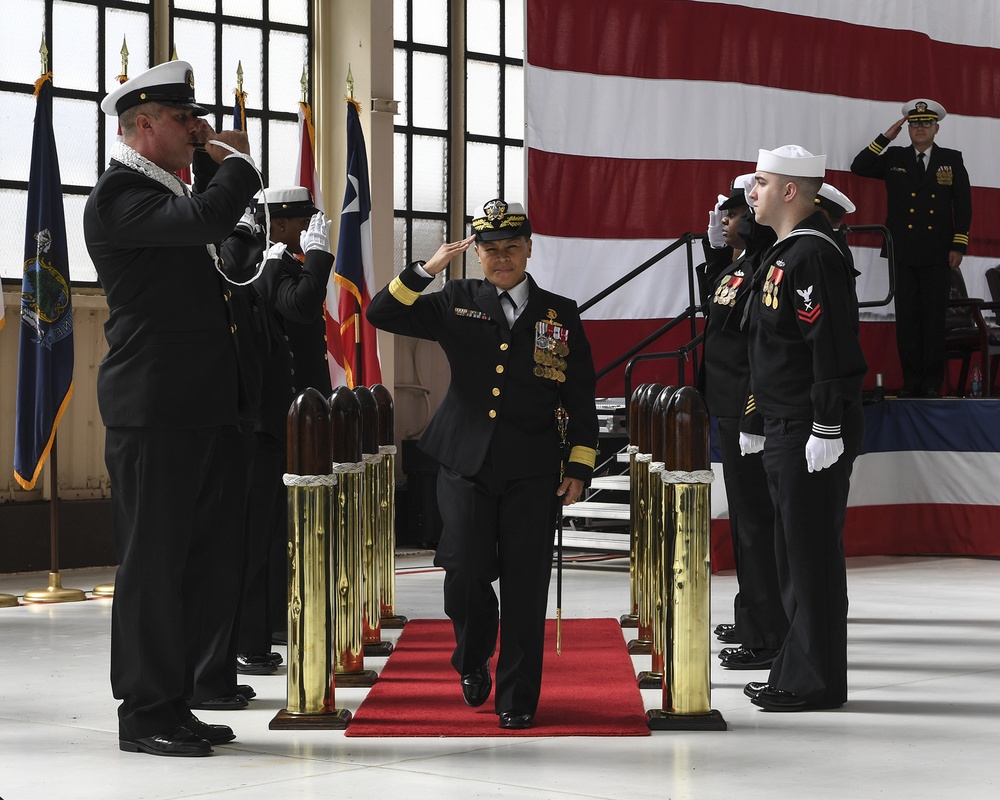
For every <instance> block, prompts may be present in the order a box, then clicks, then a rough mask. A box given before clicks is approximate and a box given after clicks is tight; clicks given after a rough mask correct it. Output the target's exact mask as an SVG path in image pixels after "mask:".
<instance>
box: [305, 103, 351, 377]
mask: <svg viewBox="0 0 1000 800" xmlns="http://www.w3.org/2000/svg"><path fill="white" fill-rule="evenodd" d="M315 138H316V134H315V132H314V130H313V124H312V109H311V108H310V107H309V104H308V103H299V143H300V147H299V159H298V164H297V166H296V169H295V175H296V178H295V181H296V184H297V185H299V186H305V187H306V188H307V189H308V190H309V191H310V192H312V196H313V204H314V205H315V206H316V208H318V209H319V210H320V211H324V210H325V209H324V207H323V193H322V192H321V191H320V188H319V175H318V174H317V173H316V160H315V158H314V157H313V152H314V149H313V147H314V139H315ZM337 294H338V291H337V283H336V281H335V279H334V274H333V272H331V273H330V279H329V281H328V282H327V285H326V301H325V302H324V303H323V316H324V318H325V320H326V349H327V356H328V357H327V364H328V366H329V368H330V385H331V386H344V385H346V384H347V372H346V371H345V369H344V352H343V348H342V347H341V345H340V320H339V319H338V310H337Z"/></svg>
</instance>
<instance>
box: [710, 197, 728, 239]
mask: <svg viewBox="0 0 1000 800" xmlns="http://www.w3.org/2000/svg"><path fill="white" fill-rule="evenodd" d="M728 199H729V198H728V197H726V195H724V194H720V195H719V199H718V202H716V204H715V208H714V209H712V210H711V211H709V212H708V244H709V245H710V246H711V247H712V249H713V250H719V249H720V248H722V247H725V246H726V237H725V232H724V230H723V227H722V218H723V217H724V216H726V215H725V213H724V212H722V211H720V210H719V206H721V205H722V204H723V203H724V202H725V201H726V200H728Z"/></svg>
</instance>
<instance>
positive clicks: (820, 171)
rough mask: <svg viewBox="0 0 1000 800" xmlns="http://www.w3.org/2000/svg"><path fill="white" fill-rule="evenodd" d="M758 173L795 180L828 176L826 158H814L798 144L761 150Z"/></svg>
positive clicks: (758, 159)
mask: <svg viewBox="0 0 1000 800" xmlns="http://www.w3.org/2000/svg"><path fill="white" fill-rule="evenodd" d="M757 171H758V172H773V173H774V174H775V175H790V176H792V177H794V178H822V177H823V175H825V174H826V156H814V155H813V154H812V153H810V152H809V151H808V150H806V149H805V148H802V147H799V146H798V145H797V144H785V145H782V146H781V147H777V148H775V149H774V150H760V151H759V152H758V155H757Z"/></svg>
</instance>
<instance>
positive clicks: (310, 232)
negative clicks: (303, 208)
mask: <svg viewBox="0 0 1000 800" xmlns="http://www.w3.org/2000/svg"><path fill="white" fill-rule="evenodd" d="M332 223H333V220H329V219H327V218H326V214H324V213H323V212H322V211H317V212H316V213H315V214H313V215H312V219H310V220H309V227H308V228H307V229H306V230H304V231H302V233H300V234H299V244H300V245H301V247H302V252H303V253H308V252H309V251H310V250H322V251H323V252H324V253H329V252H330V225H331V224H332Z"/></svg>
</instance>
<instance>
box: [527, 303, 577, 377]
mask: <svg viewBox="0 0 1000 800" xmlns="http://www.w3.org/2000/svg"><path fill="white" fill-rule="evenodd" d="M568 342H569V331H567V330H566V328H565V327H564V326H563V325H562V324H561V323H559V322H556V312H555V309H552V308H550V309H549V310H548V312H547V313H546V318H545V319H540V320H538V322H536V323H535V370H534V372H535V375H537V376H538V377H539V378H548V379H549V380H552V381H559V382H560V383H561V382H563V381H565V380H566V366H567V364H566V358H565V357H566V356H567V355H569V344H568Z"/></svg>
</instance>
